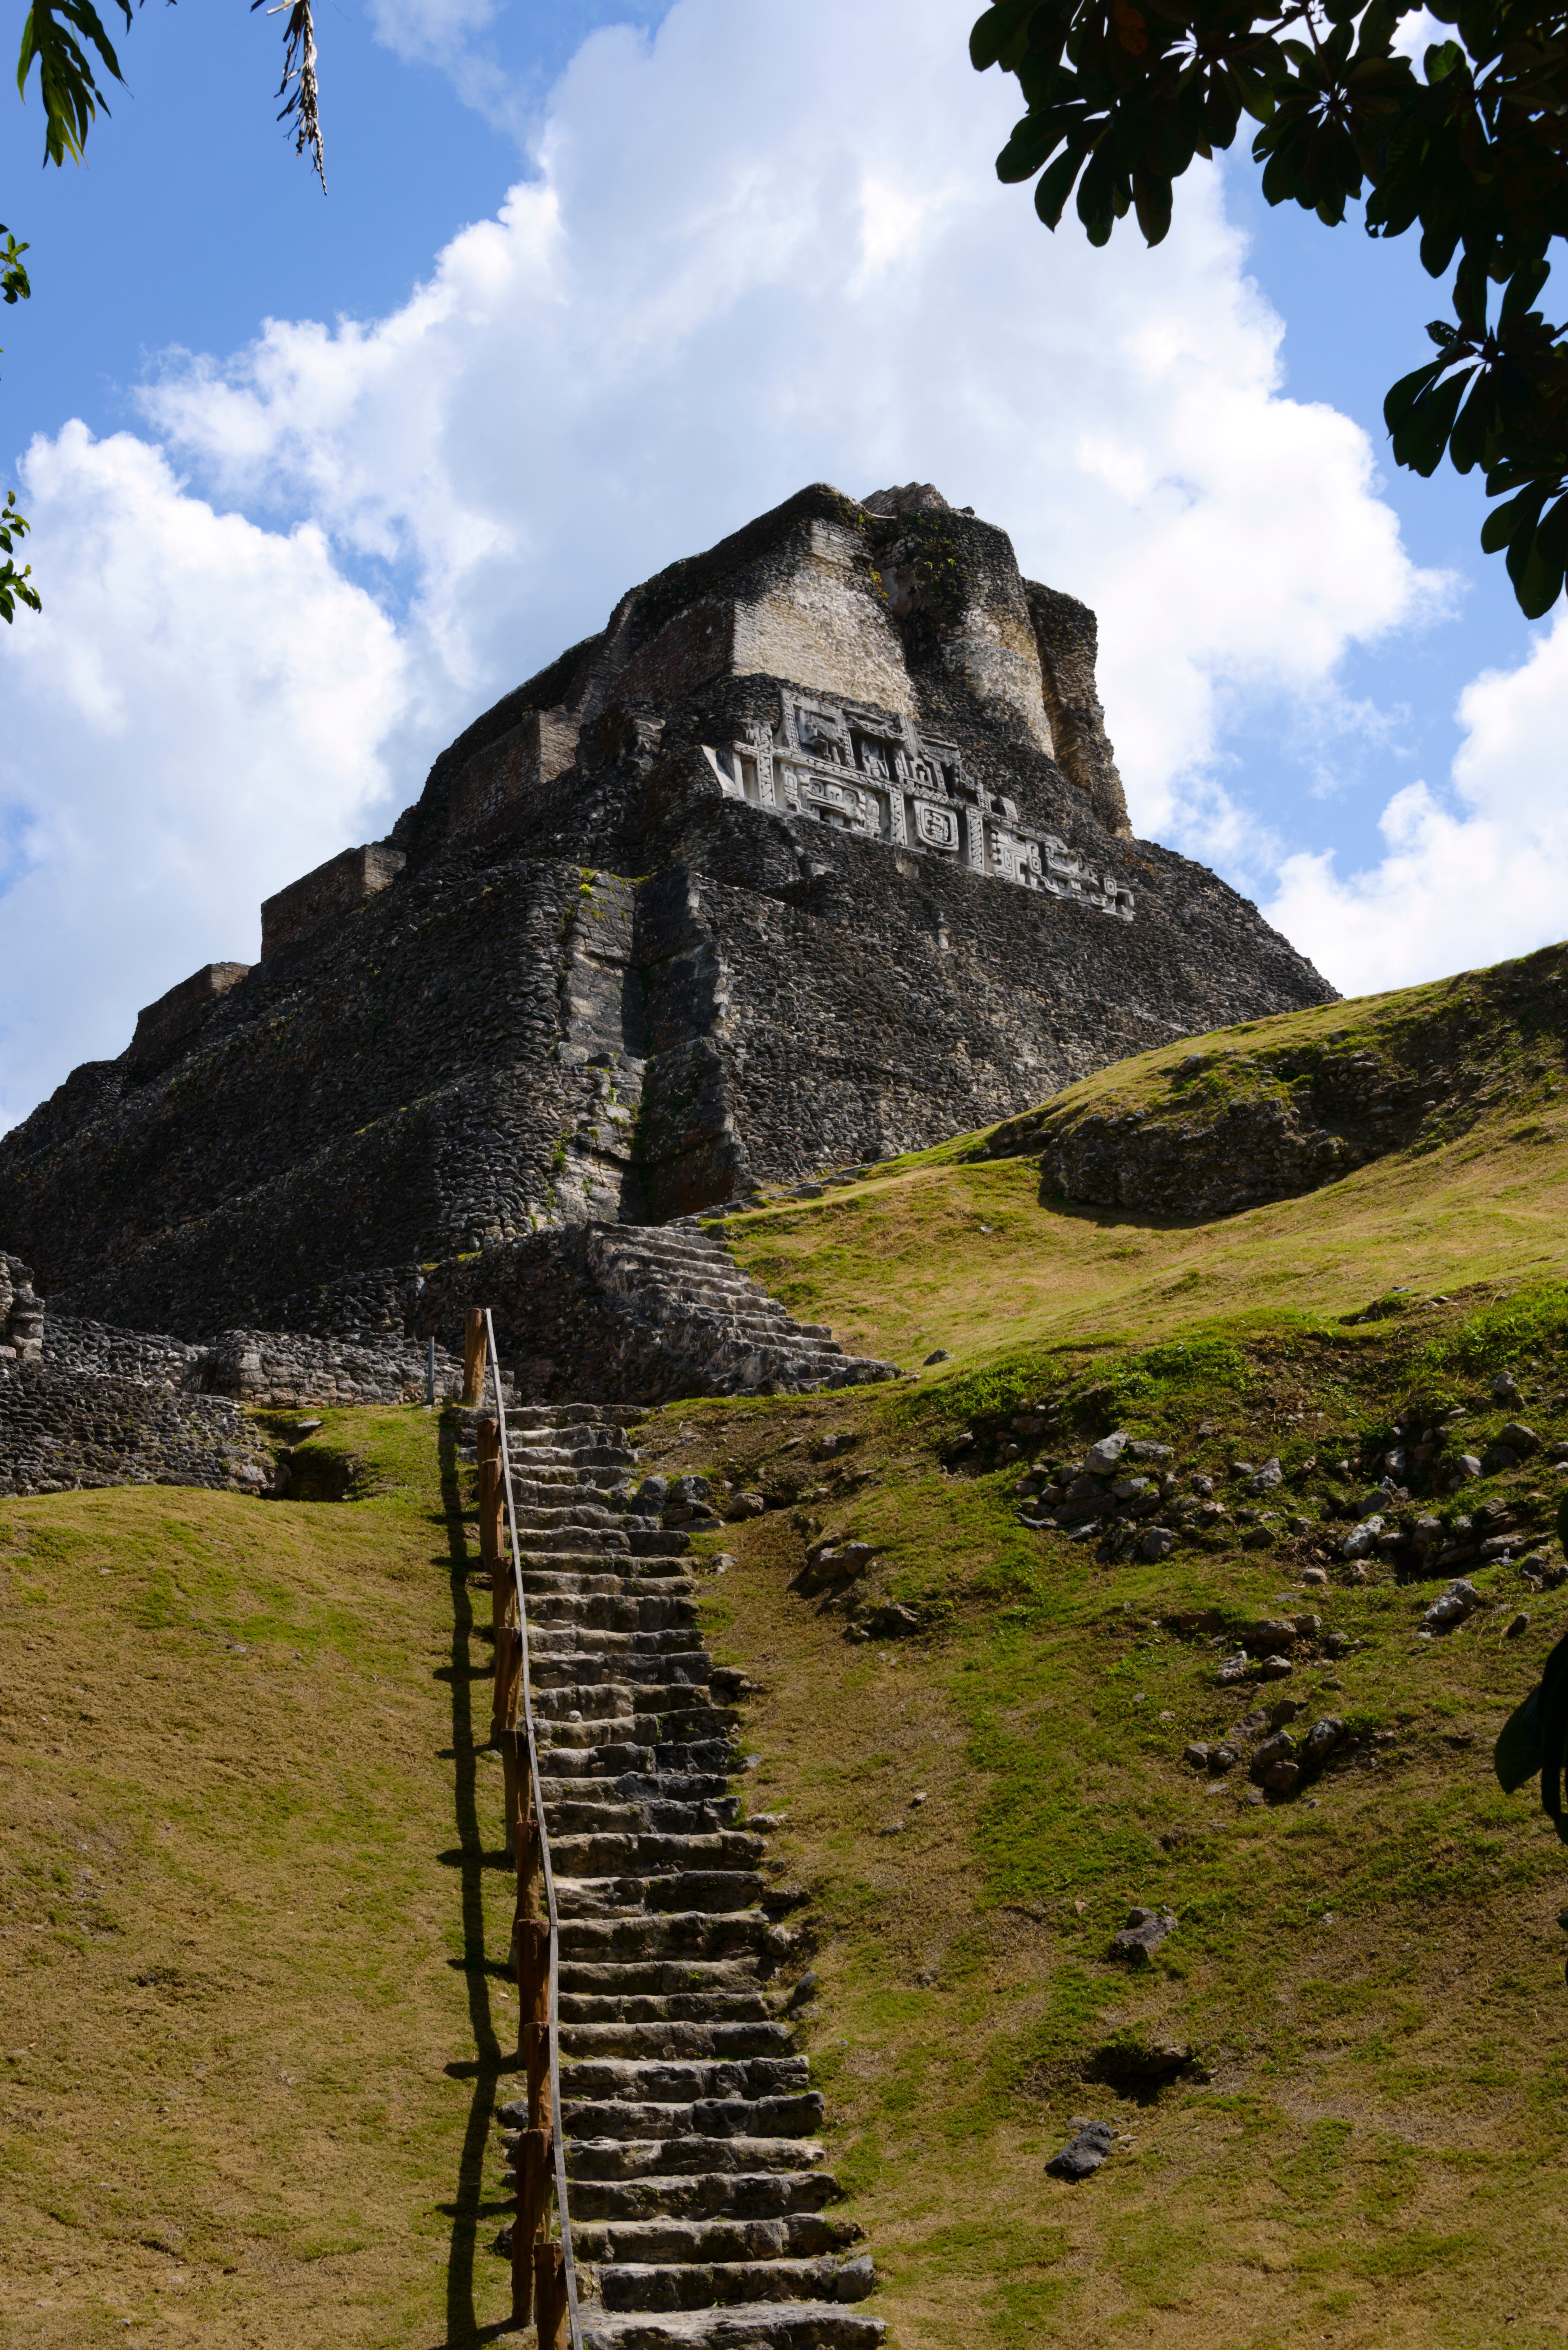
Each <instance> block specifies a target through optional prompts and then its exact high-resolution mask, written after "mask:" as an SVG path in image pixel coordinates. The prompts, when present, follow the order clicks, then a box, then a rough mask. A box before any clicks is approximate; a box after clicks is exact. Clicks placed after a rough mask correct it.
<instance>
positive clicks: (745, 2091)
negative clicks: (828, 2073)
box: [561, 2053, 811, 2105]
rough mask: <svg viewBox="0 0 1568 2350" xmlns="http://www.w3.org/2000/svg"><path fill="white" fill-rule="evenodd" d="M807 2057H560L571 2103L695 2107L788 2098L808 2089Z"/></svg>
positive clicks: (564, 2090)
mask: <svg viewBox="0 0 1568 2350" xmlns="http://www.w3.org/2000/svg"><path fill="white" fill-rule="evenodd" d="M810 2074H811V2068H810V2065H809V2064H808V2063H807V2061H806V2059H805V2057H804V2056H743V2057H737V2058H733V2059H727V2058H722V2057H713V2058H711V2059H703V2058H701V2057H697V2058H692V2059H690V2060H684V2061H683V2060H682V2059H680V2058H679V2057H676V2058H671V2059H666V2058H664V2057H661V2056H654V2057H635V2056H593V2055H588V2056H577V2055H573V2056H571V2057H569V2058H568V2057H567V2056H566V2054H564V2053H563V2055H562V2058H561V2094H562V2095H563V2097H564V2098H566V2101H567V2103H568V2104H571V2103H572V2102H573V2101H581V2102H584V2103H586V2102H588V2101H590V2100H595V2101H602V2100H603V2099H605V2098H607V2097H619V2098H622V2099H624V2100H625V2101H626V2102H627V2103H628V2104H631V2105H647V2104H649V2103H657V2104H659V2105H696V2104H702V2103H706V2102H711V2101H712V2100H715V2099H729V2098H733V2097H751V2098H763V2097H781V2096H790V2095H794V2094H796V2093H798V2092H799V2091H801V2090H803V2089H805V2086H806V2085H807V2083H808V2081H809V2079H810Z"/></svg>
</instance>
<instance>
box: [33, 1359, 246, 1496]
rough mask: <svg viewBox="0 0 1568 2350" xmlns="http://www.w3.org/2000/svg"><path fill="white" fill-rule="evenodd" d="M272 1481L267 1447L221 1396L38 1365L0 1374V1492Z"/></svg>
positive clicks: (234, 1488) (214, 1486) (233, 1486)
mask: <svg viewBox="0 0 1568 2350" xmlns="http://www.w3.org/2000/svg"><path fill="white" fill-rule="evenodd" d="M274 1482H275V1470H274V1464H273V1460H272V1455H271V1453H270V1452H269V1451H268V1450H267V1449H266V1447H265V1445H264V1444H263V1443H262V1441H261V1440H260V1438H259V1435H258V1432H257V1430H256V1429H255V1427H254V1424H253V1422H252V1421H251V1420H250V1419H247V1418H246V1416H245V1414H244V1412H243V1411H242V1410H241V1409H239V1407H238V1405H237V1404H234V1403H231V1402H229V1401H228V1399H226V1398H225V1397H223V1396H210V1395H192V1394H189V1393H186V1392H182V1390H180V1389H178V1388H171V1387H168V1386H164V1385H161V1384H160V1385H154V1384H153V1383H151V1381H148V1380H145V1379H128V1378H113V1377H101V1376H93V1375H88V1374H84V1373H83V1372H82V1371H80V1370H60V1369H57V1368H55V1367H53V1366H52V1365H51V1364H48V1363H23V1364H20V1365H18V1366H17V1367H16V1368H15V1369H13V1370H12V1371H11V1372H10V1373H9V1374H8V1375H7V1376H6V1377H5V1378H0V1494H25V1493H63V1492H70V1491H72V1490H73V1489H74V1488H77V1487H81V1486H98V1485H204V1486H206V1487H208V1488H210V1489H211V1490H212V1491H213V1492H230V1493H244V1492H251V1493H263V1492H271V1491H272V1490H273V1486H274Z"/></svg>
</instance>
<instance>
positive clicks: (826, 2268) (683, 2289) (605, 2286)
mask: <svg viewBox="0 0 1568 2350" xmlns="http://www.w3.org/2000/svg"><path fill="white" fill-rule="evenodd" d="M848 2265H849V2263H848V2262H846V2261H845V2260H843V2259H842V2258H835V2257H834V2256H833V2255H831V2254H829V2255H828V2256H827V2257H826V2258H819V2259H816V2260H788V2259H785V2260H774V2261H734V2262H722V2263H721V2262H712V2263H711V2264H710V2263H708V2262H691V2263H688V2262H668V2263H659V2264H654V2263H651V2262H650V2263H647V2264H644V2263H642V2262H635V2263H634V2262H626V2263H625V2264H624V2265H621V2264H616V2265H613V2266H607V2267H605V2268H601V2269H600V2270H599V2272H598V2282H599V2301H600V2303H601V2304H602V2306H603V2307H604V2308H605V2309H606V2310H607V2311H608V2312H614V2311H617V2310H623V2309H624V2310H631V2309H636V2310H660V2311H664V2310H677V2309H682V2310H686V2309H712V2308H714V2307H724V2306H729V2307H733V2306H734V2304H735V2303H737V2302H764V2303H765V2302H777V2301H822V2302H832V2301H833V2300H834V2298H835V2288H836V2284H837V2282H838V2277H839V2273H840V2272H841V2271H842V2270H844V2269H845V2268H846V2267H847V2266H848ZM858 2281H859V2280H858V2276H857V2278H856V2280H855V2282H858ZM867 2282H869V2279H868V2278H867ZM847 2297H848V2296H846V2298H847ZM855 2297H856V2298H858V2297H859V2296H858V2295H856V2296H855Z"/></svg>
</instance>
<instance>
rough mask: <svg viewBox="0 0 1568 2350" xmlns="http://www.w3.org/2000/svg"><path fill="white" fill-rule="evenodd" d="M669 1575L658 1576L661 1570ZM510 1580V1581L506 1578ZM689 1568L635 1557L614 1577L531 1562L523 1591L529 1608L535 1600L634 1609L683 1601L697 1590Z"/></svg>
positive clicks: (525, 1572) (619, 1563) (672, 1561)
mask: <svg viewBox="0 0 1568 2350" xmlns="http://www.w3.org/2000/svg"><path fill="white" fill-rule="evenodd" d="M661 1566H662V1567H665V1568H667V1569H668V1572H667V1573H665V1574H662V1575H661V1574H660V1573H659V1568H660V1567H661ZM509 1579H510V1578H509ZM697 1588H698V1585H697V1578H696V1576H695V1575H693V1574H692V1573H691V1568H690V1567H687V1566H682V1565H680V1564H679V1562H678V1561H677V1560H675V1559H672V1558H649V1559H639V1558H638V1557H637V1556H636V1555H633V1556H632V1557H631V1558H629V1559H620V1560H618V1561H617V1563H616V1570H615V1572H614V1573H613V1574H604V1573H602V1572H601V1571H600V1570H599V1569H598V1568H597V1567H596V1568H595V1569H593V1570H592V1571H591V1572H589V1571H587V1570H586V1569H584V1568H582V1567H560V1568H557V1567H541V1566H540V1565H539V1564H538V1561H537V1560H536V1559H530V1560H529V1561H528V1562H527V1564H526V1565H524V1569H523V1590H524V1596H525V1597H526V1599H527V1601H528V1604H529V1607H530V1608H531V1607H533V1604H534V1602H535V1599H624V1600H627V1601H628V1602H629V1603H631V1604H632V1605H633V1606H636V1605H637V1604H639V1602H640V1601H642V1600H643V1599H649V1600H660V1599H663V1600H668V1599H685V1598H689V1597H691V1595H692V1594H693V1593H694V1592H695V1591H696V1590H697Z"/></svg>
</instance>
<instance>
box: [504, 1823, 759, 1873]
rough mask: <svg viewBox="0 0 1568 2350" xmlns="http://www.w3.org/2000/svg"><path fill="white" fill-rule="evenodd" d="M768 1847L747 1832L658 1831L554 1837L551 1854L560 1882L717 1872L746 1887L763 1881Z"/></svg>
mask: <svg viewBox="0 0 1568 2350" xmlns="http://www.w3.org/2000/svg"><path fill="white" fill-rule="evenodd" d="M766 1848H767V1847H766V1846H765V1844H764V1843H763V1838H762V1837H761V1836H760V1835H748V1834H747V1833H746V1831H745V1830H744V1829H743V1828H727V1829H718V1830H710V1831H708V1832H707V1833H706V1834H699V1835H660V1834H659V1832H658V1831H657V1830H643V1831H640V1832H639V1833H637V1834H635V1835H617V1834H616V1833H615V1832H614V1831H613V1830H606V1831H601V1832H598V1833H596V1834H591V1835H564V1836H556V1835H555V1834H554V1832H553V1831H552V1834H551V1837H550V1854H551V1858H552V1861H553V1863H554V1866H555V1870H556V1877H560V1878H566V1877H649V1876H653V1875H656V1874H658V1872H659V1871H660V1870H664V1869H672V1870H676V1871H678V1872H679V1873H680V1877H681V1880H682V1881H685V1882H689V1881H691V1879H692V1878H693V1877H696V1876H701V1877H708V1876H710V1875H711V1874H712V1873H713V1872H714V1871H725V1872H734V1873H736V1874H737V1875H739V1876H740V1877H742V1879H743V1881H744V1882H745V1883H747V1884H753V1883H756V1882H757V1881H758V1879H757V1876H756V1865H757V1862H758V1861H759V1860H760V1859H761V1858H762V1856H763V1852H764V1851H765V1850H766Z"/></svg>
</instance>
